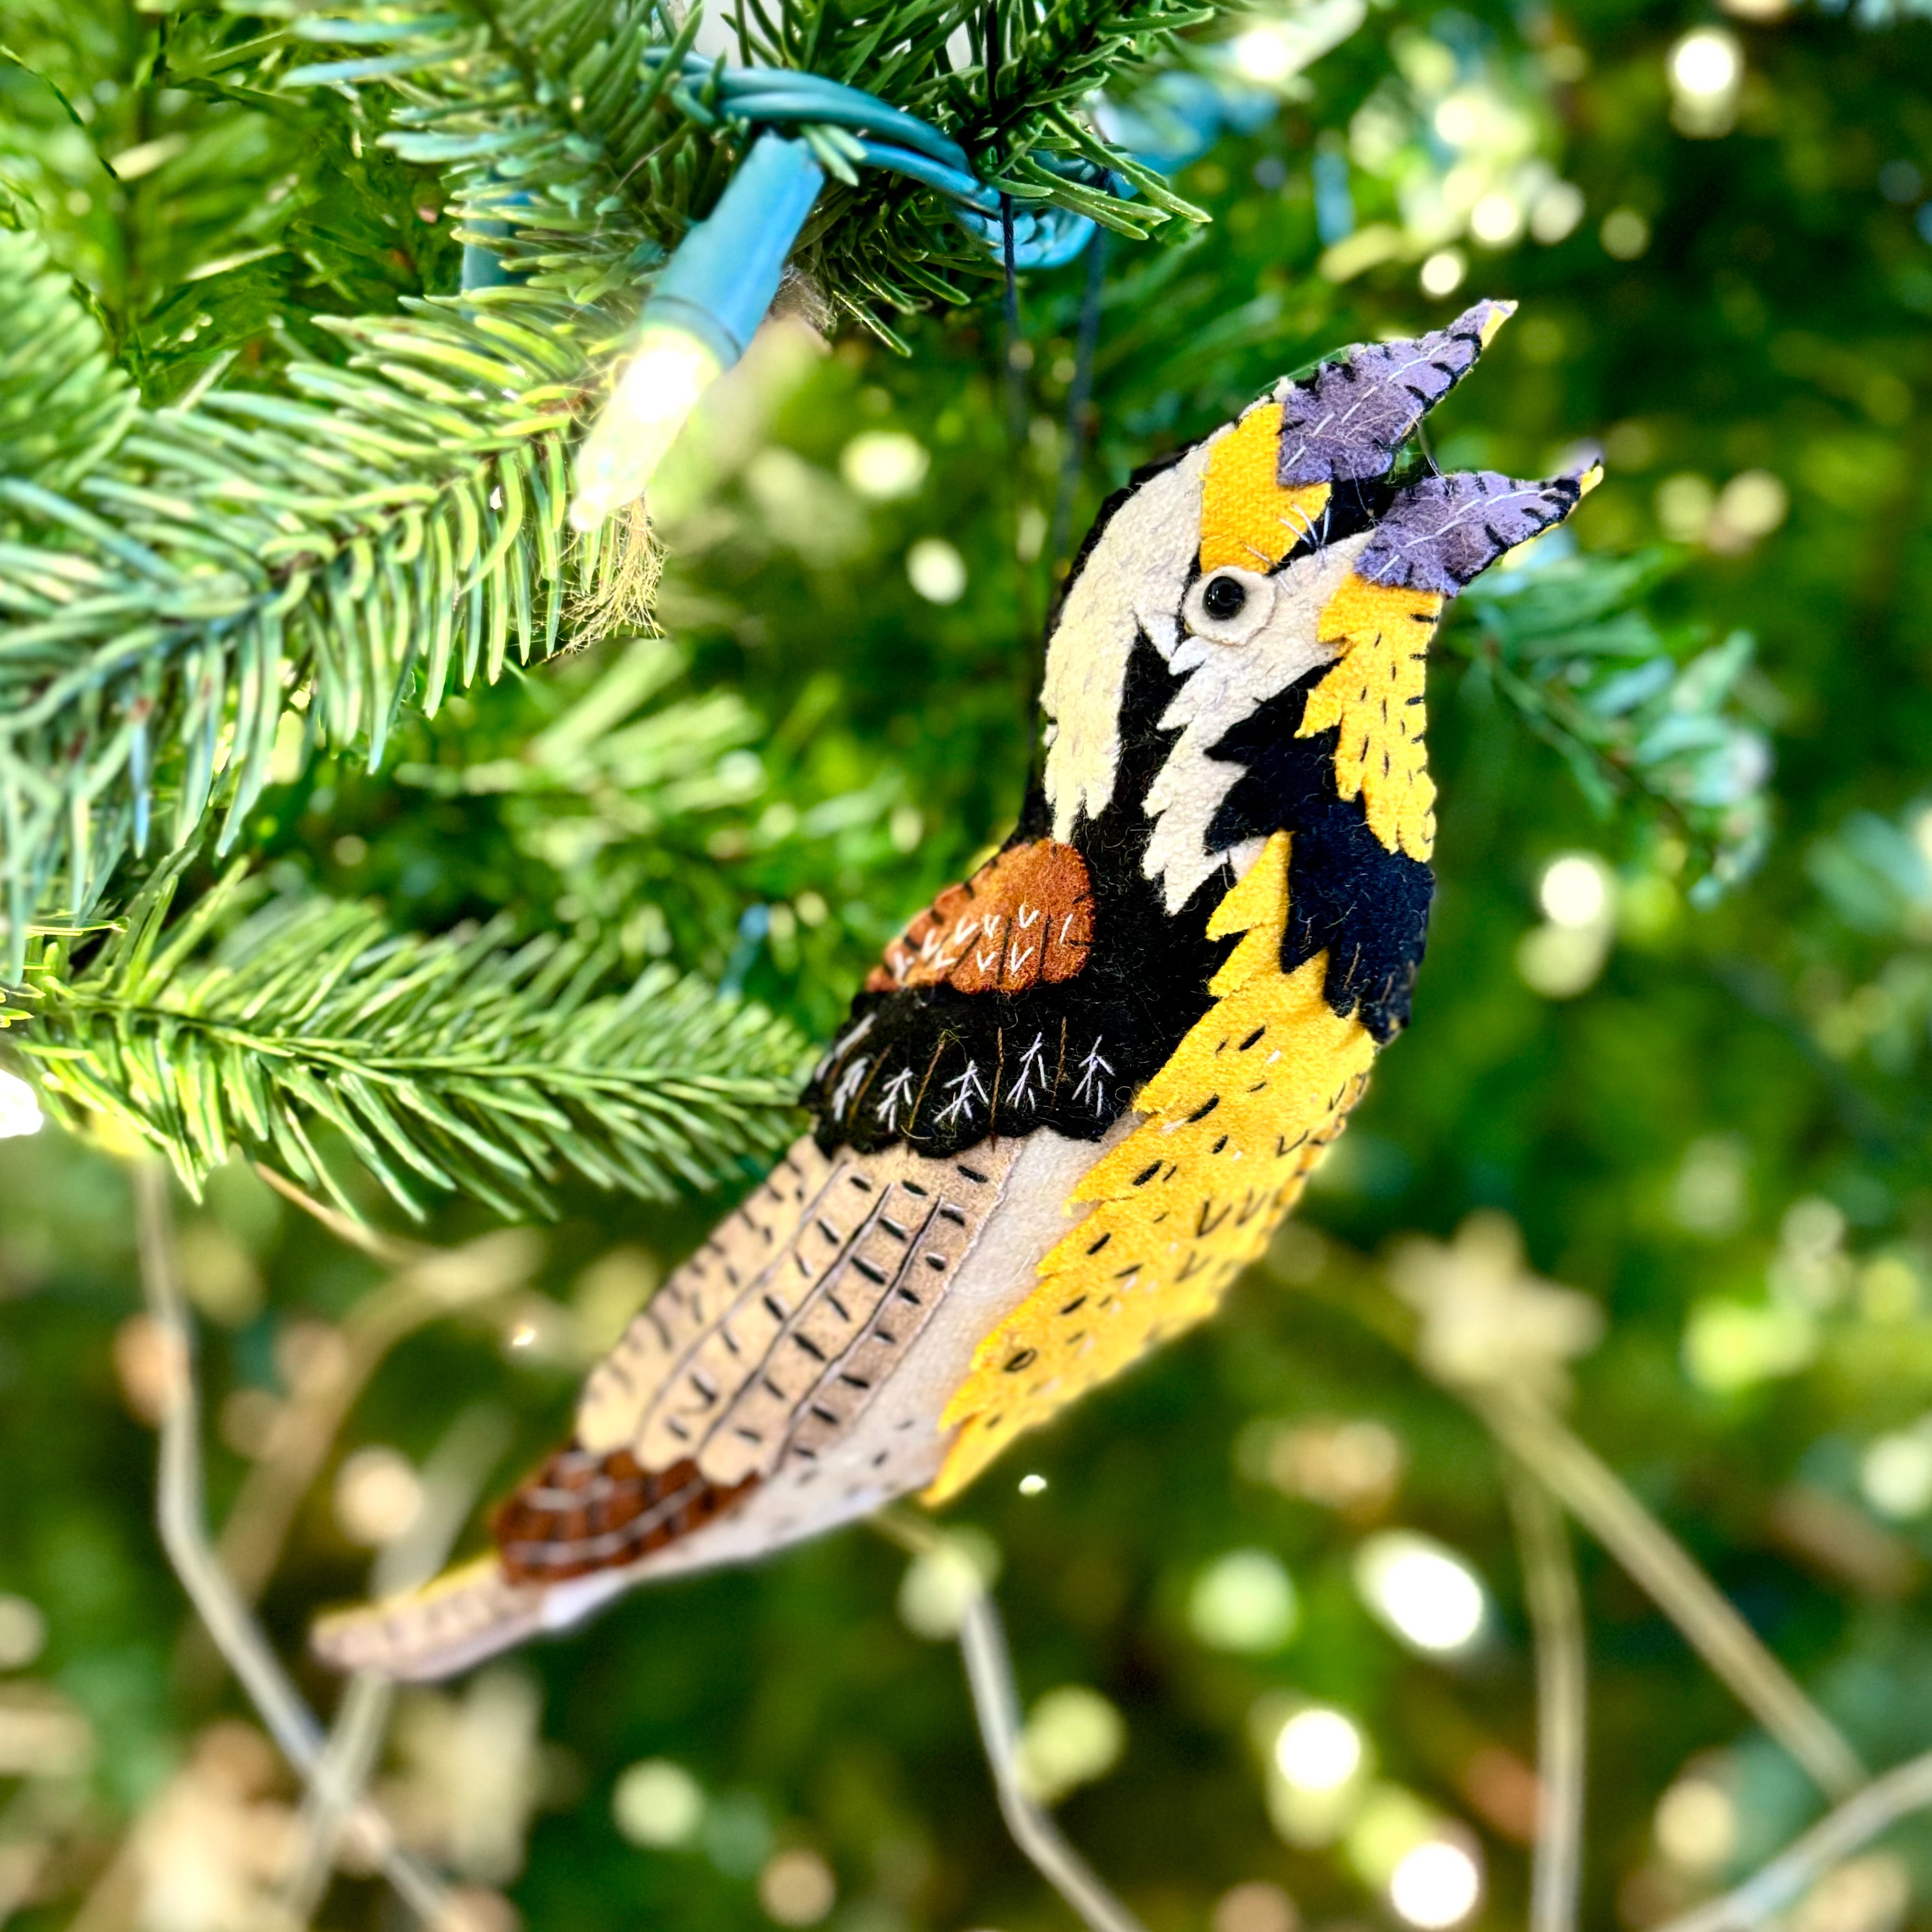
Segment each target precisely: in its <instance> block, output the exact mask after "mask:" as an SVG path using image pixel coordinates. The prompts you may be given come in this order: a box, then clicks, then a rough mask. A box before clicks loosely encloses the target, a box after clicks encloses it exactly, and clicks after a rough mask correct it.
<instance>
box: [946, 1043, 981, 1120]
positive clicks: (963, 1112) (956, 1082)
mask: <svg viewBox="0 0 1932 1932" xmlns="http://www.w3.org/2000/svg"><path fill="white" fill-rule="evenodd" d="M946 1091H947V1092H948V1093H949V1094H951V1095H952V1096H953V1098H952V1099H951V1100H950V1101H949V1102H948V1103H947V1104H946V1106H944V1107H942V1108H941V1109H940V1111H939V1117H938V1119H937V1120H935V1121H934V1122H933V1125H934V1126H935V1127H950V1126H951V1125H952V1124H953V1122H954V1121H958V1120H963V1121H965V1123H966V1124H967V1125H968V1127H971V1125H972V1124H973V1103H974V1101H975V1100H977V1101H978V1102H980V1104H981V1105H982V1106H984V1105H985V1104H986V1088H985V1086H984V1085H983V1083H982V1082H981V1081H980V1063H979V1062H978V1061H977V1060H969V1061H967V1063H966V1071H965V1073H962V1074H959V1075H957V1076H955V1077H954V1078H953V1079H950V1080H949V1081H947V1082H946Z"/></svg>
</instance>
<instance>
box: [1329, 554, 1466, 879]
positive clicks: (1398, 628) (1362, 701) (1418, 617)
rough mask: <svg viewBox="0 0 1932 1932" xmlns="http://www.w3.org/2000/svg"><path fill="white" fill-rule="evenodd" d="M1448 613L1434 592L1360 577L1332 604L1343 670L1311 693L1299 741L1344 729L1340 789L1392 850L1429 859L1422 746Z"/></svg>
mask: <svg viewBox="0 0 1932 1932" xmlns="http://www.w3.org/2000/svg"><path fill="white" fill-rule="evenodd" d="M1441 616H1442V598H1440V597H1439V596H1437V595H1436V594H1435V593H1434V592H1431V591H1424V590H1399V589H1392V588H1391V587H1389V586H1386V585H1384V584H1380V583H1370V582H1369V581H1368V580H1367V579H1366V578H1364V577H1357V576H1355V574H1353V573H1351V574H1349V576H1348V577H1346V578H1345V579H1344V580H1343V583H1342V586H1341V588H1340V589H1338V590H1337V592H1335V594H1334V596H1333V597H1331V598H1329V600H1328V603H1327V604H1325V606H1324V607H1323V609H1322V618H1321V626H1320V628H1319V631H1318V632H1317V635H1318V636H1319V638H1320V640H1321V641H1322V643H1325V644H1328V645H1339V646H1340V647H1341V652H1342V655H1341V656H1340V658H1337V660H1336V662H1335V666H1334V669H1333V670H1331V671H1330V672H1329V673H1328V676H1326V677H1325V678H1324V679H1322V682H1320V683H1319V684H1318V685H1316V687H1315V688H1314V689H1313V691H1310V693H1309V694H1308V703H1307V709H1305V710H1304V712H1303V713H1302V718H1301V730H1300V732H1299V733H1298V734H1297V735H1298V736H1301V737H1304V738H1307V737H1312V736H1313V735H1314V734H1315V733H1316V732H1317V731H1326V730H1329V729H1330V728H1331V727H1332V726H1336V725H1339V726H1340V727H1341V732H1340V739H1339V742H1337V745H1336V747H1335V789H1336V790H1337V792H1338V793H1340V796H1343V798H1355V797H1357V796H1359V797H1360V798H1361V801H1362V807H1363V810H1364V812H1365V813H1366V814H1367V817H1368V821H1369V829H1370V831H1372V832H1374V834H1375V835H1376V837H1377V838H1379V839H1380V840H1381V841H1382V844H1384V845H1385V847H1388V850H1390V851H1391V852H1394V851H1397V850H1401V851H1403V852H1406V853H1408V854H1409V856H1410V857H1411V858H1412V859H1422V860H1424V861H1426V860H1427V859H1428V857H1429V855H1430V853H1431V852H1432V851H1433V850H1434V849H1435V846H1436V784H1435V781H1434V780H1433V779H1432V778H1430V775H1429V766H1428V754H1427V751H1425V749H1424V745H1423V741H1422V731H1423V725H1424V722H1425V720H1424V712H1423V690H1424V684H1425V682H1426V681H1427V673H1428V655H1429V643H1430V639H1431V638H1432V637H1434V636H1435V634H1436V622H1437V621H1438V619H1439V618H1440V617H1441Z"/></svg>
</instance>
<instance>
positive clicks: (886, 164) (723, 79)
mask: <svg viewBox="0 0 1932 1932" xmlns="http://www.w3.org/2000/svg"><path fill="white" fill-rule="evenodd" d="M666 52H667V49H664V48H661V47H653V48H649V49H646V52H645V55H644V58H645V59H646V61H647V62H649V64H650V65H652V66H653V67H661V65H663V63H664V57H665V55H666ZM694 88H702V89H703V91H704V92H706V94H708V95H709V96H710V97H711V100H712V102H713V103H714V104H715V107H714V108H712V109H708V110H706V112H707V113H711V112H715V113H716V114H718V115H724V116H726V117H727V118H731V119H733V120H739V121H749V122H751V123H753V124H760V125H771V124H792V125H797V124H800V123H803V124H811V123H813V122H817V123H820V124H823V125H826V126H829V127H844V128H850V129H853V130H863V131H862V132H861V133H859V134H858V136H857V138H856V140H855V141H854V142H853V148H854V149H855V150H856V153H855V154H854V156H853V158H855V159H857V160H862V161H863V162H864V163H865V164H866V165H867V166H870V167H875V168H883V169H889V170H890V171H891V172H894V173H895V174H901V175H905V176H906V177H907V178H908V179H910V180H913V181H918V182H919V183H920V184H922V185H923V186H925V187H929V188H932V189H933V190H935V191H936V192H937V193H941V194H943V195H944V196H946V197H947V199H948V200H949V201H950V202H952V203H953V215H954V218H955V219H956V220H958V222H959V224H960V226H962V228H964V229H965V230H966V232H967V233H968V234H969V235H971V236H973V237H974V239H975V240H976V241H977V242H980V243H981V244H982V245H983V246H984V247H985V248H986V251H987V252H988V253H989V254H994V255H998V254H1001V251H1002V248H1003V238H1002V234H1001V226H1000V197H999V196H998V193H996V192H995V190H993V189H992V188H990V187H988V186H987V185H986V183H985V182H984V181H981V180H980V178H978V177H977V175H975V174H974V172H973V169H972V163H971V160H969V159H968V156H967V153H966V151H965V148H962V147H961V146H960V145H959V142H957V141H955V140H953V139H951V137H950V136H947V135H945V134H942V133H941V132H940V131H939V130H938V128H936V127H933V126H932V125H931V124H929V123H928V122H926V121H922V120H920V119H919V118H918V117H917V116H916V115H912V114H908V113H906V112H905V111H904V109H903V108H898V107H891V106H889V105H888V104H886V102H884V101H880V100H879V99H878V98H877V97H876V96H874V95H870V94H867V93H865V92H862V90H861V89H858V88H856V87H847V86H845V85H844V83H843V82H841V81H836V80H826V79H825V78H824V77H823V76H822V75H820V74H805V73H802V72H799V71H797V70H796V69H793V68H770V67H733V66H730V65H727V63H726V62H724V59H723V58H718V59H716V60H709V59H706V58H705V57H704V56H703V55H701V54H686V55H685V57H684V59H683V61H682V64H681V67H680V71H679V77H678V89H677V91H678V92H679V93H680V94H681V95H682V94H684V93H685V90H688V89H694ZM690 104H691V105H693V106H695V105H697V103H696V102H695V101H691V102H690ZM1035 158H1036V159H1037V160H1039V161H1040V162H1041V163H1043V165H1044V166H1046V167H1048V168H1049V169H1052V172H1055V173H1057V174H1061V175H1066V176H1067V178H1070V179H1071V180H1074V181H1079V182H1080V183H1082V184H1083V185H1085V186H1088V187H1097V188H1103V189H1104V190H1106V191H1107V192H1109V193H1113V194H1120V193H1122V192H1123V189H1124V184H1123V183H1122V182H1121V181H1120V180H1119V179H1118V177H1116V176H1115V175H1112V173H1110V172H1109V171H1108V170H1107V169H1105V168H1102V167H1098V166H1095V165H1094V164H1093V163H1091V162H1088V161H1083V160H1070V159H1069V158H1067V157H1063V156H1061V155H1058V154H1055V155H1048V154H1040V155H1037V156H1036V157H1035ZM1093 233H1094V222H1093V219H1092V217H1091V216H1088V215H1085V214H1076V213H1075V212H1074V211H1073V210H1072V209H1070V208H1057V207H1052V206H1048V207H1041V208H1033V207H1029V206H1026V205H1022V206H1020V207H1018V208H1015V209H1014V210H1013V263H1014V266H1016V268H1021V269H1059V268H1064V267H1065V266H1067V263H1070V262H1072V261H1075V260H1077V259H1078V258H1079V254H1080V252H1081V251H1082V249H1083V248H1085V247H1086V245H1087V243H1088V239H1089V238H1090V237H1091V236H1092V234H1093Z"/></svg>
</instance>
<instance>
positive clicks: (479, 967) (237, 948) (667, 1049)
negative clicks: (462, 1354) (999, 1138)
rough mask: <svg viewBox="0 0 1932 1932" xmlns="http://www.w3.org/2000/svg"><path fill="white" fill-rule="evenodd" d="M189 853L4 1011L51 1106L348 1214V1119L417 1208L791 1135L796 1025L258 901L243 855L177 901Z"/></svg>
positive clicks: (650, 986) (559, 952)
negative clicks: (243, 1157)
mask: <svg viewBox="0 0 1932 1932" xmlns="http://www.w3.org/2000/svg"><path fill="white" fill-rule="evenodd" d="M179 875H180V867H179V866H178V865H176V866H174V867H170V868H164V869H163V871H162V872H161V873H160V874H157V877H156V878H155V879H154V880H153V881H152V882H151V883H150V884H149V885H148V886H147V887H146V888H145V889H144V890H143V891H142V893H141V895H139V898H137V899H136V901H135V903H134V904H133V907H131V909H130V913H129V916H128V917H127V921H126V922H125V924H124V926H121V928H119V929H117V930H116V931H115V932H113V934H112V935H110V937H109V938H108V939H107V941H106V942H105V943H104V944H101V945H99V946H98V947H96V948H95V949H94V950H92V952H91V953H89V954H88V955H87V956H85V957H82V956H80V955H79V954H78V953H77V952H76V950H74V948H72V947H70V946H69V945H68V944H67V943H65V942H51V941H50V942H47V943H46V944H43V946H42V947H41V948H40V950H39V952H38V953H37V956H36V958H35V959H34V961H33V962H32V963H31V966H30V968H29V971H28V977H27V980H26V985H25V986H24V987H23V988H22V989H20V991H19V992H17V993H15V994H13V995H10V1004H9V1006H8V1007H6V1008H0V1017H10V1018H11V1019H12V1021H13V1025H12V1026H11V1027H10V1028H9V1029H8V1031H7V1034H6V1035H5V1039H6V1040H7V1044H8V1046H10V1047H11V1048H12V1049H13V1052H15V1053H17V1055H19V1056H20V1058H21V1059H22V1061H23V1062H24V1063H25V1064H26V1065H27V1066H28V1068H29V1069H30V1070H31V1073H33V1075H34V1077H35V1079H36V1082H37V1085H38V1086H39V1087H40V1091H41V1092H42V1094H43V1095H44V1096H45V1097H46V1100H47V1102H48V1103H49V1105H50V1106H52V1108H53V1109H55V1111H56V1112H58V1114H59V1115H62V1116H63V1117H64V1118H65V1119H66V1120H67V1121H68V1122H69V1124H73V1125H77V1126H85V1125H86V1124H89V1121H90V1117H94V1118H95V1120H96V1121H107V1122H109V1123H111V1124H113V1126H114V1127H115V1128H117V1129H118V1130H119V1131H120V1132H121V1133H122V1134H124V1135H125V1136H129V1137H131V1138H132V1139H134V1140H136V1141H137V1142H141V1143H143V1144H145V1145H148V1146H150V1147H152V1148H155V1149H157V1150H158V1151H160V1152H161V1153H162V1154H165V1155H166V1157H167V1158H168V1159H169V1161H170V1162H171V1163H172V1164H173V1166H174V1168H175V1172H177V1173H178V1175H180V1176H181V1179H182V1181H183V1182H184V1184H185V1185H187V1187H189V1189H190V1190H191V1191H195V1192H198V1191H199V1186H200V1184H201V1182H202V1180H203V1179H204V1178H205V1177H206V1176H207V1175H208V1173H209V1172H211V1170H212V1169H214V1168H215V1167H216V1166H219V1165H220V1163H222V1162H223V1160H226V1158H227V1157H228V1156H229V1154H230V1153H231V1152H232V1151H235V1150H236V1149H238V1148H239V1149H242V1150H244V1151H247V1152H248V1154H251V1155H253V1156H256V1157H259V1158H261V1159H263V1160H266V1161H268V1162H269V1163H270V1164H271V1165H272V1166H275V1167H277V1168H279V1169H281V1170H282V1171H283V1172H285V1173H287V1175H290V1177H291V1178H293V1179H294V1180H296V1181H298V1182H299V1183H300V1184H302V1186H304V1187H308V1188H310V1189H313V1190H317V1191H320V1192H323V1193H327V1194H328V1195H329V1196H330V1197H331V1198H332V1199H334V1200H335V1202H337V1203H338V1205H341V1207H342V1208H344V1209H345V1210H346V1211H348V1212H350V1213H351V1214H354V1213H355V1212H356V1205H355V1202H354V1199H353V1196H352V1195H350V1193H347V1192H346V1191H345V1190H344V1187H343V1185H342V1184H341V1181H340V1180H339V1179H338V1177H337V1176H336V1175H335V1174H334V1173H333V1172H332V1171H331V1169H330V1167H329V1164H328V1163H327V1161H326V1160H325V1158H324V1157H323V1154H322V1152H321V1151H319V1149H318V1147H317V1130H319V1129H325V1128H326V1129H330V1130H334V1132H335V1134H336V1135H338V1136H340V1137H341V1141H342V1142H343V1143H344V1145H346V1146H347V1148H349V1149H350V1151H351V1152H352V1153H353V1155H354V1156H355V1157H356V1159H357V1160H359V1162H360V1163H362V1166H364V1167H365V1168H366V1169H368V1172H370V1173H371V1174H372V1175H374V1176H375V1177H376V1178H377V1180H378V1181H380V1183H381V1184H382V1185H383V1187H384V1188H385V1189H386V1190H387V1191H388V1193H389V1194H390V1195H391V1196H392V1197H393V1198H394V1199H395V1201H397V1202H398V1203H399V1204H400V1205H401V1206H402V1207H403V1208H404V1209H405V1210H406V1211H407V1212H408V1213H410V1214H411V1215H413V1216H415V1217H417V1218H419V1219H420V1218H422V1214H423V1211H424V1207H423V1203H424V1199H425V1196H426V1195H428V1194H430V1193H434V1192H437V1191H441V1190H462V1191H463V1192H464V1193H468V1194H469V1195H472V1196H475V1198H476V1199H479V1200H481V1201H484V1202H487V1204H488V1205H490V1206H491V1207H492V1208H495V1209H496V1211H498V1212H499V1213H501V1214H505V1215H508V1216H521V1215H523V1214H529V1213H531V1212H538V1213H541V1212H543V1211H545V1210H546V1209H547V1208H548V1207H549V1205H550V1202H551V1199H552V1192H553V1187H554V1185H555V1184H556V1182H557V1181H559V1179H560V1178H562V1176H563V1175H565V1173H566V1172H575V1173H576V1174H577V1175H580V1176H582V1177H583V1178H586V1179H587V1180H589V1181H592V1182H594V1183H595V1184H597V1185H598V1186H600V1187H609V1188H615V1189H619V1190H624V1191H626V1192H628V1193H632V1194H636V1195H640V1196H645V1197H646V1198H651V1199H662V1198H666V1197H668V1196H670V1195H671V1194H673V1193H674V1192H675V1191H676V1190H678V1189H679V1188H681V1187H693V1188H703V1187H712V1186H715V1185H716V1184H718V1183H720V1182H721V1181H727V1180H729V1179H730V1178H733V1175H736V1173H737V1172H739V1171H740V1170H739V1166H738V1163H739V1161H740V1160H742V1159H746V1158H750V1157H764V1156H769V1154H771V1153H772V1152H773V1151H775V1149H777V1148H779V1147H781V1146H782V1145H784V1141H785V1139H787V1136H789V1135H790V1133H791V1132H792V1131H793V1128H794V1124H795V1121H796V1115H795V1114H794V1112H793V1107H792V1099H793V1093H794V1091H795V1089H796V1076H797V1073H798V1072H799V1066H800V1061H801V1058H802V1051H803V1049H802V1042H801V1041H800V1040H799V1037H798V1035H797V1034H796V1033H795V1032H794V1031H793V1030H792V1029H791V1028H790V1027H788V1026H787V1025H785V1024H784V1022H781V1021H779V1020H777V1019H773V1018H772V1016H770V1015H769V1014H768V1013H765V1012H763V1010H760V1008H757V1007H751V1006H747V1005H744V1004H741V1003H739V1002H738V1001H733V1000H730V999H725V998H719V997H718V995H715V993H714V992H712V990H711V989H709V987H707V986H704V985H703V983H701V982H700V981H697V980H691V979H685V978H680V977H679V976H678V975H677V974H676V973H675V972H674V971H672V969H671V968H669V967H667V966H662V965H657V966H652V967H651V968H647V969H646V971H644V972H643V974H641V975H640V976H639V977H637V979H636V980H634V981H633V982H632V983H631V984H630V985H629V986H627V987H625V988H623V989H622V990H620V991H612V990H607V988H608V983H609V980H610V971H609V968H610V955H609V953H607V952H605V951H603V950H599V949H598V948H595V947H588V946H586V945H583V944H567V943H562V942H559V941H556V940H554V939H551V938H541V939H538V940H535V941H531V942H529V944H525V945H523V946H520V947H508V946H506V945H505V939H506V937H507V935H506V933H505V930H504V929H503V927H502V926H501V925H500V924H493V925H491V926H484V927H478V928H473V929H459V930H458V931H457V932H452V933H449V934H447V935H440V936H437V937H434V938H421V937H416V936H410V935H397V934H395V933H393V932H391V931H390V930H389V928H388V927H387V926H386V923H385V922H384V920H383V916H382V915H381V913H380V912H379V911H378V910H376V909H375V908H374V907H370V906H368V905H363V904H344V903H341V902H340V901H335V900H331V899H327V898H321V897H319V896H316V895H310V894H307V893H302V894H295V895H275V896H268V897H265V896H264V895H263V889H262V887H261V886H260V884H259V883H255V882H252V881H251V880H249V879H248V876H247V874H246V873H245V870H244V868H242V867H240V866H239V865H238V866H237V867H236V868H233V870H231V871H229V873H228V874H227V875H226V877H224V878H223V880H221V882H220V883H219V884H218V885H217V886H215V887H214V888H213V889H211V890H209V891H208V892H204V893H203V894H202V895H200V897H199V898H198V899H196V901H194V902H193V904H192V905H190V907H188V908H187V910H185V912H184V913H182V914H181V916H178V917H172V918H171V917H170V916H169V915H170V913H171V910H172V905H173V901H174V899H175V893H176V889H177V886H178V882H179Z"/></svg>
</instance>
